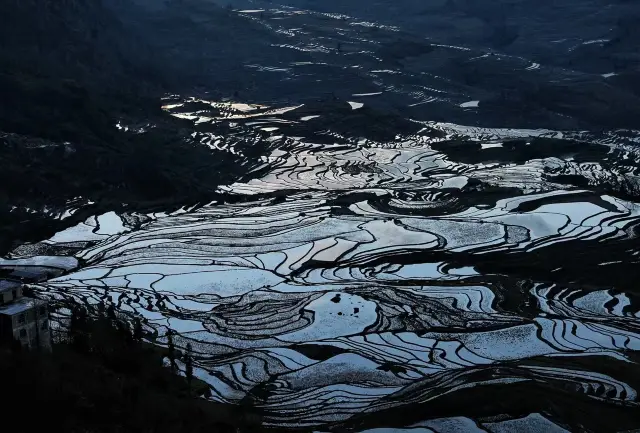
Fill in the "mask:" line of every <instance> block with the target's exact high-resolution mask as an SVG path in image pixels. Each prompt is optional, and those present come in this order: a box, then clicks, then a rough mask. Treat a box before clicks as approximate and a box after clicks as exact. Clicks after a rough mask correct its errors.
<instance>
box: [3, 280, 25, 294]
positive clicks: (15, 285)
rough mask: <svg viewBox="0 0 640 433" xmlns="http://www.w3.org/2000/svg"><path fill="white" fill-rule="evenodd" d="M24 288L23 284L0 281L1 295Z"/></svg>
mask: <svg viewBox="0 0 640 433" xmlns="http://www.w3.org/2000/svg"><path fill="white" fill-rule="evenodd" d="M20 287H22V283H19V282H17V281H11V280H4V279H0V293H2V292H8V291H10V290H17V289H19V288H20Z"/></svg>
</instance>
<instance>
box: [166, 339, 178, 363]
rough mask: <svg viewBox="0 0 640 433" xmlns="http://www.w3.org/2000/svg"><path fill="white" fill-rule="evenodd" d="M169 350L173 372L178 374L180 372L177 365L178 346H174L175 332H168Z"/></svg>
mask: <svg viewBox="0 0 640 433" xmlns="http://www.w3.org/2000/svg"><path fill="white" fill-rule="evenodd" d="M167 348H168V349H169V354H168V355H167V356H168V358H169V362H170V363H171V371H172V372H174V373H175V372H176V371H177V370H178V364H176V346H175V345H174V344H173V330H171V329H169V330H168V331H167Z"/></svg>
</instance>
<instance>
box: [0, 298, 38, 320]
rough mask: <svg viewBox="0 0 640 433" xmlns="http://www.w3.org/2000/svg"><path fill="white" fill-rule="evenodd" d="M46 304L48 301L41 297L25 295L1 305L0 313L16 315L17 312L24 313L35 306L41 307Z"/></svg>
mask: <svg viewBox="0 0 640 433" xmlns="http://www.w3.org/2000/svg"><path fill="white" fill-rule="evenodd" d="M46 304H47V303H46V302H45V301H43V300H41V299H35V298H26V297H23V298H19V299H17V300H15V301H13V302H11V303H10V304H6V305H2V306H0V315H5V316H15V315H16V314H20V313H24V312H25V311H28V310H30V309H32V308H33V307H39V306H41V305H46Z"/></svg>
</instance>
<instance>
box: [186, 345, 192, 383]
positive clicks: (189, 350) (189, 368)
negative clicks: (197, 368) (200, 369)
mask: <svg viewBox="0 0 640 433" xmlns="http://www.w3.org/2000/svg"><path fill="white" fill-rule="evenodd" d="M192 352H193V350H192V346H191V343H188V344H187V353H186V355H185V360H184V374H185V376H186V377H187V383H188V384H189V393H191V381H192V380H193V357H192V356H191V353H192Z"/></svg>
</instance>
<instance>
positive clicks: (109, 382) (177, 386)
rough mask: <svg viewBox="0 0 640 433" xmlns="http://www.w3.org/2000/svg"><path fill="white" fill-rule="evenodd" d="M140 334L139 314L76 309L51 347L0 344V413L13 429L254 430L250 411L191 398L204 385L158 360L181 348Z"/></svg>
mask: <svg viewBox="0 0 640 433" xmlns="http://www.w3.org/2000/svg"><path fill="white" fill-rule="evenodd" d="M143 334H144V332H143V330H142V327H141V325H140V322H139V321H135V322H134V325H133V326H129V325H128V324H127V322H125V321H123V320H120V319H118V318H117V317H116V316H115V313H113V311H111V312H109V310H107V311H106V312H105V313H104V314H102V315H98V316H97V318H96V317H94V316H93V315H92V316H91V317H90V316H89V314H88V312H87V311H86V310H84V309H82V308H76V309H75V310H74V312H73V314H72V316H71V320H70V323H69V331H68V333H65V334H58V335H57V338H56V340H57V341H56V342H55V344H54V345H53V351H52V352H51V353H48V352H37V351H33V352H27V351H23V350H19V349H18V348H16V347H15V346H13V345H11V344H9V345H6V346H5V347H3V348H1V349H0V350H1V351H0V369H1V371H3V372H5V374H3V381H2V384H3V390H4V392H5V393H6V395H7V398H6V399H5V400H4V403H3V413H4V414H6V415H7V416H8V415H9V414H10V415H11V417H12V419H13V421H12V422H17V423H19V425H20V428H21V430H20V431H37V430H43V431H44V430H47V429H50V428H51V427H52V426H54V429H55V430H56V431H67V432H95V433H101V432H168V433H169V432H207V433H215V432H234V433H235V432H236V431H241V432H248V431H257V430H258V427H256V426H257V422H258V420H259V418H258V417H257V416H256V415H255V414H251V413H248V412H247V410H246V409H241V408H239V407H235V406H228V405H222V404H216V403H211V402H208V401H206V400H203V399H201V398H199V396H200V395H202V394H203V393H205V390H208V387H207V386H206V385H205V384H204V382H201V381H199V380H198V379H195V378H193V377H192V376H191V377H187V378H186V379H185V378H184V377H182V376H179V375H177V374H175V370H176V369H175V368H168V367H165V366H163V361H162V360H163V358H164V357H165V356H167V357H170V358H171V359H172V360H173V361H172V364H174V363H175V358H176V357H178V358H180V357H181V358H183V359H185V360H188V359H189V358H190V355H189V354H184V355H182V354H180V353H178V352H176V351H175V349H171V348H167V349H162V348H158V347H156V346H152V345H149V344H147V343H145V342H144V341H143V340H142V337H143ZM18 347H19V345H18ZM171 350H173V353H170V351H171ZM187 373H188V372H187ZM34 411H35V412H37V416H34V415H33V414H34Z"/></svg>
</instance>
